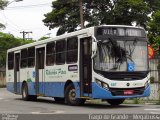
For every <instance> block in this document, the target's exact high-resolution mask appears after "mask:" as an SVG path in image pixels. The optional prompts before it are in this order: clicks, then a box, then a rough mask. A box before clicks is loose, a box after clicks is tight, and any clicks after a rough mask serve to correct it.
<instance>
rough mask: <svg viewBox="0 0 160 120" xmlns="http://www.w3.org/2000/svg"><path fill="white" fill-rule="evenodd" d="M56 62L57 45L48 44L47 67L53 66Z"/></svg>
mask: <svg viewBox="0 0 160 120" xmlns="http://www.w3.org/2000/svg"><path fill="white" fill-rule="evenodd" d="M54 62H55V43H54V42H51V43H48V44H47V51H46V65H47V66H49V65H53V64H54Z"/></svg>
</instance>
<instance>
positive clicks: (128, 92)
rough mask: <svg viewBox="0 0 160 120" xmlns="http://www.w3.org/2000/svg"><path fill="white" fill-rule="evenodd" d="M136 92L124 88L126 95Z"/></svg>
mask: <svg viewBox="0 0 160 120" xmlns="http://www.w3.org/2000/svg"><path fill="white" fill-rule="evenodd" d="M132 94H134V90H124V95H132Z"/></svg>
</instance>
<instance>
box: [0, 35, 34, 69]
mask: <svg viewBox="0 0 160 120" xmlns="http://www.w3.org/2000/svg"><path fill="white" fill-rule="evenodd" d="M31 42H33V41H32V40H23V39H21V38H15V37H14V36H13V35H11V34H5V33H1V32H0V67H5V63H6V53H7V50H8V49H10V48H13V47H17V46H20V45H24V44H27V43H31Z"/></svg>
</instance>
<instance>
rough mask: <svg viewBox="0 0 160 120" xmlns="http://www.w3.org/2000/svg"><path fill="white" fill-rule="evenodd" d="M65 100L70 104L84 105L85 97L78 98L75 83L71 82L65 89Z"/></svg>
mask: <svg viewBox="0 0 160 120" xmlns="http://www.w3.org/2000/svg"><path fill="white" fill-rule="evenodd" d="M65 101H66V103H67V104H69V105H73V106H75V105H83V104H84V103H85V99H81V98H76V90H75V88H74V85H73V84H69V85H68V86H67V88H66V89H65Z"/></svg>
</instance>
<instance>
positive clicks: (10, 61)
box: [8, 52, 14, 70]
mask: <svg viewBox="0 0 160 120" xmlns="http://www.w3.org/2000/svg"><path fill="white" fill-rule="evenodd" d="M13 67H14V52H10V53H8V70H12V69H13Z"/></svg>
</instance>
